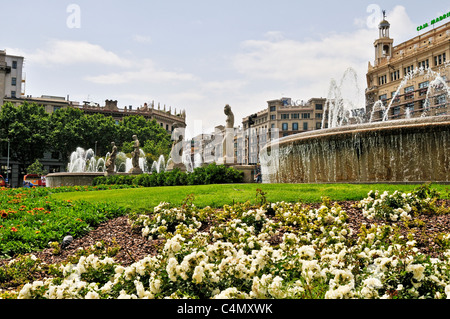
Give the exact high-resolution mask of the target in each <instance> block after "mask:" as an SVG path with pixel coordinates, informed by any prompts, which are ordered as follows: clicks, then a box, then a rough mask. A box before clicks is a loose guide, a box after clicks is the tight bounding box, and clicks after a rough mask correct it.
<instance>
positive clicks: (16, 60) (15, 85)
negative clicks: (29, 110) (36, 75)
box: [0, 50, 25, 106]
mask: <svg viewBox="0 0 450 319" xmlns="http://www.w3.org/2000/svg"><path fill="white" fill-rule="evenodd" d="M23 63H24V58H23V57H21V56H14V55H7V54H6V50H0V106H1V105H3V104H4V100H5V98H20V97H22V95H23V94H24V88H23V86H24V85H25V79H24V78H23V72H22V69H23Z"/></svg>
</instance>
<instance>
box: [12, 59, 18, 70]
mask: <svg viewBox="0 0 450 319" xmlns="http://www.w3.org/2000/svg"><path fill="white" fill-rule="evenodd" d="M12 68H13V69H17V61H12Z"/></svg>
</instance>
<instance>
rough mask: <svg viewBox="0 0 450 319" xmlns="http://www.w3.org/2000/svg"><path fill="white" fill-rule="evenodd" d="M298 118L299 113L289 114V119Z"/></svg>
mask: <svg viewBox="0 0 450 319" xmlns="http://www.w3.org/2000/svg"><path fill="white" fill-rule="evenodd" d="M299 116H300V114H299V113H292V114H291V119H298V118H299Z"/></svg>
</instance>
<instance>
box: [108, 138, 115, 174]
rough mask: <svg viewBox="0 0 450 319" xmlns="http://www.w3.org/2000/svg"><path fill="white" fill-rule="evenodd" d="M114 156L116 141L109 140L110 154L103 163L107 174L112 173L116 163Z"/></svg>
mask: <svg viewBox="0 0 450 319" xmlns="http://www.w3.org/2000/svg"><path fill="white" fill-rule="evenodd" d="M116 156H117V146H116V143H114V142H111V154H110V155H109V158H108V160H107V161H106V163H105V166H106V173H107V174H114V168H115V165H116Z"/></svg>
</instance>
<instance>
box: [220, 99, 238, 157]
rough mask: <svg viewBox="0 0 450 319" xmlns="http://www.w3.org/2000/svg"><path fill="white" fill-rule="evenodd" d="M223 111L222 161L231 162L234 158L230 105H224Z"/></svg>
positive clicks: (232, 123)
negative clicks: (224, 118)
mask: <svg viewBox="0 0 450 319" xmlns="http://www.w3.org/2000/svg"><path fill="white" fill-rule="evenodd" d="M223 111H224V113H225V115H226V116H227V121H226V126H225V132H224V136H223V142H222V154H223V162H224V163H229V164H233V163H235V158H234V114H233V112H232V111H231V106H229V105H228V104H227V105H225V108H224V110H223Z"/></svg>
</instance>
